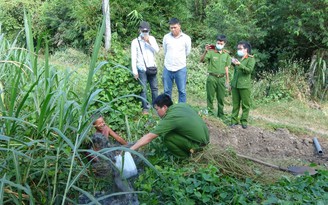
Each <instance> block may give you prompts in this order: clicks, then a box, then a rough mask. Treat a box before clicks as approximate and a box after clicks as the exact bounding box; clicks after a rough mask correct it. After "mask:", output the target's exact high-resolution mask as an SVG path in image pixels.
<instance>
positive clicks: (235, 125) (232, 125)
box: [230, 124, 238, 128]
mask: <svg viewBox="0 0 328 205" xmlns="http://www.w3.org/2000/svg"><path fill="white" fill-rule="evenodd" d="M237 126H238V124H231V125H230V128H235V127H237Z"/></svg>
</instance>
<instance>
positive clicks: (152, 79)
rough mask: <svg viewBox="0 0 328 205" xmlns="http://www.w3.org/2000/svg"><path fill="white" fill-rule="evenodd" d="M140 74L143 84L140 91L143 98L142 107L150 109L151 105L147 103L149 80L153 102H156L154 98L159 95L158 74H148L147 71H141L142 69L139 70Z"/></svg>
mask: <svg viewBox="0 0 328 205" xmlns="http://www.w3.org/2000/svg"><path fill="white" fill-rule="evenodd" d="M138 75H139V80H140V82H141V85H142V91H141V93H140V96H141V97H142V98H143V99H142V108H143V109H144V110H148V109H149V108H150V106H149V105H148V103H147V82H148V83H149V86H150V90H151V99H152V102H154V100H155V99H156V98H157V96H158V85H157V75H147V74H146V71H141V70H138Z"/></svg>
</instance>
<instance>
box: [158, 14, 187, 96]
mask: <svg viewBox="0 0 328 205" xmlns="http://www.w3.org/2000/svg"><path fill="white" fill-rule="evenodd" d="M169 24H170V31H171V32H170V33H168V34H166V35H165V36H164V39H163V48H164V56H165V59H164V70H163V85H164V93H165V94H167V95H169V96H171V97H172V86H173V82H174V81H175V83H176V85H177V88H178V92H179V102H186V101H187V96H186V82H187V56H188V55H189V54H190V51H191V38H190V37H189V36H188V35H187V34H185V33H183V32H182V31H181V25H180V21H179V20H178V19H176V18H172V19H171V20H170V21H169Z"/></svg>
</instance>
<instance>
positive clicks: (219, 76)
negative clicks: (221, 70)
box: [208, 73, 225, 78]
mask: <svg viewBox="0 0 328 205" xmlns="http://www.w3.org/2000/svg"><path fill="white" fill-rule="evenodd" d="M208 74H209V75H211V76H215V77H217V78H223V77H224V76H225V74H215V73H208Z"/></svg>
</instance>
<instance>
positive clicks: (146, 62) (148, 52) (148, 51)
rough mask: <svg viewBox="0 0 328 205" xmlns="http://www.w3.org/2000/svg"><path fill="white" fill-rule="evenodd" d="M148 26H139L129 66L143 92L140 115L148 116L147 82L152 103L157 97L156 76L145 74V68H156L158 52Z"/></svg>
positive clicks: (146, 24) (142, 23)
mask: <svg viewBox="0 0 328 205" xmlns="http://www.w3.org/2000/svg"><path fill="white" fill-rule="evenodd" d="M149 32H150V25H149V23H148V22H146V21H142V22H141V23H140V26H139V36H138V38H135V39H133V41H132V43H131V65H132V72H133V75H134V78H135V79H136V80H137V79H139V80H140V82H141V84H142V86H143V90H142V92H141V93H140V96H141V97H142V98H143V99H142V108H143V110H142V113H143V114H148V111H149V105H148V103H147V82H148V83H149V86H150V89H151V95H152V101H154V100H155V99H156V97H157V95H158V85H157V74H155V75H150V74H146V67H156V62H155V53H157V52H158V51H159V47H158V44H157V42H156V39H155V38H154V37H153V36H150V35H149Z"/></svg>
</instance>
